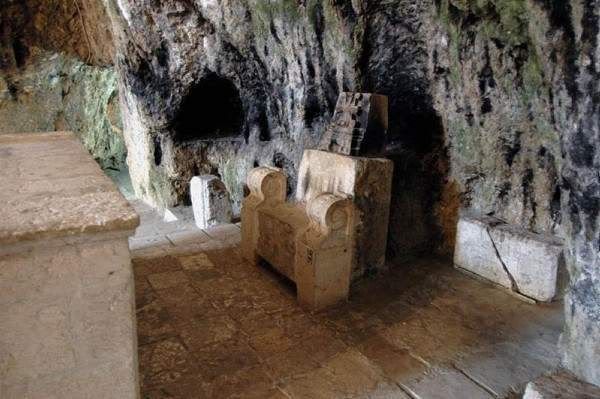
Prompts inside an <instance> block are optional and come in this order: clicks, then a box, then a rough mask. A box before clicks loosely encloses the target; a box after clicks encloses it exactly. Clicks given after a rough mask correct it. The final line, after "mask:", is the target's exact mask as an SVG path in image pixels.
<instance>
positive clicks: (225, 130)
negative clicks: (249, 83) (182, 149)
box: [172, 73, 244, 143]
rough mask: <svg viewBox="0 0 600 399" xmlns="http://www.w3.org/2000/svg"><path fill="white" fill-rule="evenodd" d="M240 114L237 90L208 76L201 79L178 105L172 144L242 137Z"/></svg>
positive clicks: (227, 80)
mask: <svg viewBox="0 0 600 399" xmlns="http://www.w3.org/2000/svg"><path fill="white" fill-rule="evenodd" d="M243 123H244V110H243V107H242V100H241V99H240V94H239V91H238V89H237V87H236V86H235V85H234V84H233V82H232V81H231V80H229V79H226V78H223V77H221V76H218V75H217V74H214V73H211V74H209V75H206V76H205V77H203V78H202V79H201V80H200V81H199V82H198V83H197V84H196V85H194V86H193V87H192V88H191V89H190V90H189V92H188V94H187V96H186V97H185V98H184V100H183V101H182V102H181V106H180V108H179V111H178V112H177V114H176V117H175V120H174V122H173V124H172V126H173V131H174V136H173V137H174V140H175V142H179V143H185V142H192V141H196V140H215V139H224V138H238V137H242V136H243V129H242V127H243Z"/></svg>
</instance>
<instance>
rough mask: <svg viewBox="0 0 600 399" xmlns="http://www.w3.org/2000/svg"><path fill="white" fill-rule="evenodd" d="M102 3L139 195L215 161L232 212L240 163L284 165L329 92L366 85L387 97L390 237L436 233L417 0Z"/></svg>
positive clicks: (435, 139) (328, 105)
mask: <svg viewBox="0 0 600 399" xmlns="http://www.w3.org/2000/svg"><path fill="white" fill-rule="evenodd" d="M107 4H108V7H109V8H110V14H111V18H112V22H113V28H114V35H115V38H116V45H117V48H118V57H117V60H118V62H117V68H118V70H119V73H120V77H121V84H122V87H123V91H122V96H123V111H124V115H126V118H124V119H125V120H124V123H125V127H124V130H125V138H126V141H127V146H128V148H129V158H128V163H129V167H130V171H131V175H132V179H133V183H134V188H135V190H136V192H137V193H138V195H140V196H141V197H143V198H145V199H147V200H148V201H150V202H151V203H153V204H155V205H157V206H169V205H173V204H176V203H185V202H186V201H189V199H188V198H189V194H188V184H187V182H188V181H189V179H190V178H191V177H192V176H194V175H198V174H202V173H210V174H217V175H220V177H221V178H222V180H223V181H224V182H225V184H226V185H227V188H228V190H229V191H230V193H231V194H232V199H233V201H234V211H236V212H238V211H239V207H240V203H241V199H242V197H243V182H244V179H245V176H246V174H247V172H248V171H249V170H250V169H251V168H252V167H254V166H257V165H272V166H277V167H280V168H283V169H284V170H285V171H286V172H287V174H288V176H290V177H293V176H296V175H297V173H296V170H297V168H298V165H299V162H300V158H301V155H302V151H303V149H304V148H307V147H313V148H314V147H316V146H317V145H318V142H319V140H320V138H321V135H322V134H323V131H324V129H325V126H326V125H327V124H328V123H329V120H330V117H331V113H332V111H333V107H334V105H335V102H336V99H337V97H338V94H339V93H340V92H342V91H363V92H377V93H382V94H385V95H388V96H389V98H390V130H389V132H388V136H389V142H388V151H387V154H388V155H389V156H392V157H394V158H395V160H397V162H396V172H397V173H395V176H396V182H395V183H396V184H395V185H394V187H395V193H394V197H393V200H392V201H393V206H392V209H393V210H392V217H391V218H392V221H393V222H392V223H391V226H392V231H393V232H396V233H398V234H392V235H391V240H392V245H391V248H395V249H397V251H396V252H406V251H408V250H414V249H415V248H424V247H430V246H431V243H434V242H436V240H435V239H434V238H435V233H434V232H435V229H434V228H432V226H433V225H434V224H435V220H434V217H433V213H432V212H431V209H432V207H433V204H434V202H435V199H436V197H437V193H438V190H437V189H436V187H439V186H440V185H439V183H438V180H439V178H440V176H441V173H442V172H443V170H441V171H440V170H439V168H438V166H437V160H438V158H437V157H436V156H432V155H429V154H439V152H436V151H435V149H436V148H438V145H439V144H440V142H441V134H442V131H441V125H439V123H438V122H437V119H436V117H435V114H434V113H433V111H432V108H431V101H430V100H429V99H428V94H427V79H426V75H427V73H426V64H427V63H426V60H427V52H426V49H425V43H424V39H425V35H424V34H420V33H423V32H422V30H423V29H422V28H423V19H424V18H425V16H426V15H427V13H426V11H427V10H428V9H429V7H428V5H427V2H425V1H419V2H416V3H415V2H414V1H407V0H399V1H394V2H384V1H370V2H354V3H350V2H333V1H330V0H327V1H317V0H310V1H292V0H282V1H267V0H249V1H246V0H222V1H196V2H174V1H165V2H159V3H157V2H150V1H131V0H124V1H119V2H118V4H117V3H114V2H107ZM425 165H427V166H425ZM442 169H443V168H442ZM289 183H290V184H289V187H294V186H295V185H296V184H295V181H293V180H291V181H290V182H289ZM289 194H291V189H290V192H289ZM409 228H410V230H411V234H410V235H406V234H400V232H401V231H406V229H409Z"/></svg>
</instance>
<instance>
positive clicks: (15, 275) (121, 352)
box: [0, 133, 139, 399]
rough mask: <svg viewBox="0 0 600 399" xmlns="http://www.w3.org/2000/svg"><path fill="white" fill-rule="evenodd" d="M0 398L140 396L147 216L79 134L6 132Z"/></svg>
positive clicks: (2, 148) (0, 183) (0, 198)
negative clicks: (141, 263) (138, 296)
mask: <svg viewBox="0 0 600 399" xmlns="http://www.w3.org/2000/svg"><path fill="white" fill-rule="evenodd" d="M0 168H1V169H2V173H0V187H2V190H0V203H1V204H2V206H1V207H0V220H2V222H1V223H0V398H3V399H22V398H29V399H35V398H39V399H45V398H124V399H129V398H137V397H139V388H138V363H137V338H136V337H137V335H136V324H135V307H134V293H133V272H132V268H131V261H130V255H129V247H128V242H127V238H128V236H129V235H132V234H133V231H134V230H135V228H136V227H137V225H138V224H139V219H138V216H137V215H136V214H135V212H134V211H133V209H132V208H131V206H130V205H129V203H128V202H127V201H126V200H125V199H124V198H123V197H122V195H121V194H120V193H119V192H118V190H117V188H116V187H115V186H114V184H113V183H112V181H111V180H110V179H109V178H108V177H107V176H105V175H104V174H103V172H102V171H101V170H100V168H99V167H98V165H97V164H96V162H95V161H94V160H93V159H92V157H91V156H90V155H89V154H88V153H87V151H86V150H85V149H84V148H83V146H82V145H81V143H80V142H79V140H78V139H77V138H76V137H75V136H74V135H72V134H70V133H47V134H18V135H0Z"/></svg>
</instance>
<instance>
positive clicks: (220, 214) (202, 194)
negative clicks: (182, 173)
mask: <svg viewBox="0 0 600 399" xmlns="http://www.w3.org/2000/svg"><path fill="white" fill-rule="evenodd" d="M190 196H191V198H192V207H193V209H194V219H195V220H196V226H198V228H201V229H204V228H207V227H210V226H214V225H217V224H223V223H230V222H231V219H232V210H231V200H230V198H229V192H228V191H227V188H226V187H225V184H224V183H223V182H222V181H221V180H220V179H219V178H218V177H217V176H213V175H202V176H194V177H192V180H191V181H190Z"/></svg>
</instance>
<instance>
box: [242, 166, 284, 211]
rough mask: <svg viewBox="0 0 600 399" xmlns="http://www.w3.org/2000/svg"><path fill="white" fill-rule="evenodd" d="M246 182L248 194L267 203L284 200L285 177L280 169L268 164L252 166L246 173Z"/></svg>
mask: <svg viewBox="0 0 600 399" xmlns="http://www.w3.org/2000/svg"><path fill="white" fill-rule="evenodd" d="M246 184H247V185H248V189H249V190H250V195H252V196H255V197H257V198H258V199H259V200H260V201H265V202H269V203H280V202H284V201H285V196H286V195H285V194H286V188H287V177H286V176H285V174H284V173H283V171H282V170H281V169H278V168H272V167H268V166H261V167H258V168H254V169H252V170H251V171H250V173H248V178H247V179H246Z"/></svg>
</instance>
